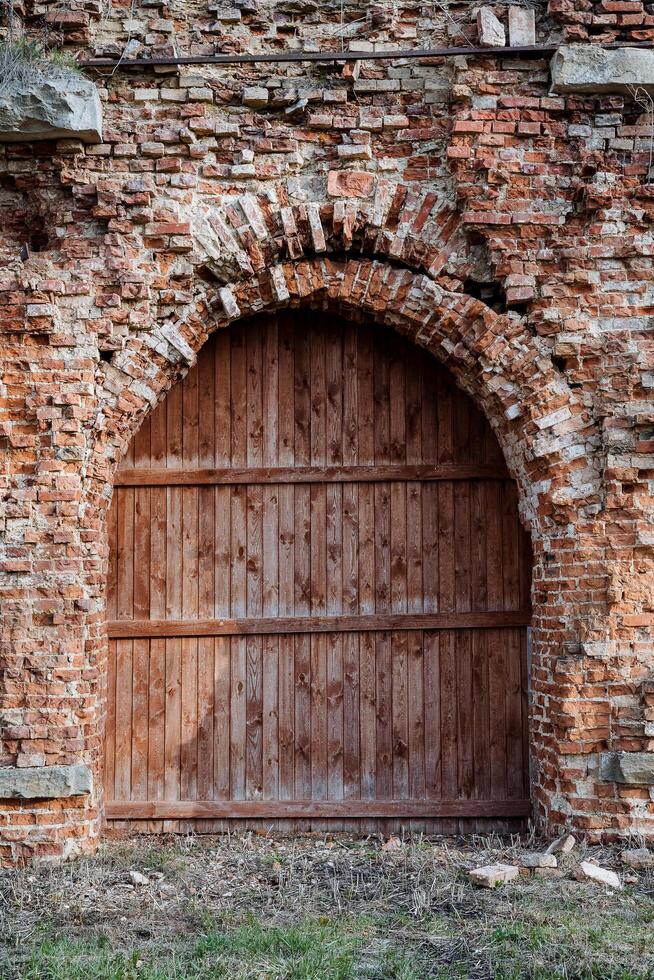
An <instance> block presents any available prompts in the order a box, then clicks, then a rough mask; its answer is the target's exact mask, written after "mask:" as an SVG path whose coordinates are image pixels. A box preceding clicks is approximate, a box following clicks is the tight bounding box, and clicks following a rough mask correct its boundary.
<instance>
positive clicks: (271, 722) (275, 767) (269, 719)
mask: <svg viewBox="0 0 654 980" xmlns="http://www.w3.org/2000/svg"><path fill="white" fill-rule="evenodd" d="M280 642H281V638H280V637H277V636H266V637H264V639H263V654H262V673H263V682H262V683H263V726H262V765H263V775H262V794H263V798H264V799H266V800H275V799H277V798H278V797H279V644H280Z"/></svg>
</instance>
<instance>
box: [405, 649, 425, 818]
mask: <svg viewBox="0 0 654 980" xmlns="http://www.w3.org/2000/svg"><path fill="white" fill-rule="evenodd" d="M423 638H424V637H423V633H422V632H409V633H408V634H407V687H408V696H409V697H408V701H409V703H408V736H409V744H408V767H409V791H408V794H407V795H408V796H409V797H410V798H413V799H418V798H422V797H424V796H425V701H424V656H423Z"/></svg>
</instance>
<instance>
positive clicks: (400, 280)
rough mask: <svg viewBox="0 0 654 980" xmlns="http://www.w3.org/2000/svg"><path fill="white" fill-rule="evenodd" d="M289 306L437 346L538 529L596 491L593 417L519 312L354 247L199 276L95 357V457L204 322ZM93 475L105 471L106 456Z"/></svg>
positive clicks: (183, 355)
mask: <svg viewBox="0 0 654 980" xmlns="http://www.w3.org/2000/svg"><path fill="white" fill-rule="evenodd" d="M287 306H291V307H303V306H304V307H314V308H320V309H330V310H332V311H334V312H340V313H342V314H343V315H345V316H347V317H349V318H350V319H361V318H366V319H368V320H373V321H375V322H377V323H380V324H385V325H388V326H391V327H393V328H394V329H396V330H397V331H398V332H400V333H402V334H403V335H405V336H406V337H408V338H409V339H410V340H411V341H412V342H414V343H415V344H417V345H418V346H421V347H424V348H425V349H426V350H428V351H430V352H431V353H432V354H434V355H435V356H436V357H437V358H438V360H440V361H441V362H442V363H443V364H444V365H445V366H446V367H447V368H448V369H449V370H450V371H451V372H452V374H453V375H454V376H455V378H456V379H457V381H458V383H459V385H460V386H461V387H462V388H463V389H464V390H465V391H466V392H467V393H468V394H469V395H470V396H471V397H472V398H473V400H474V401H475V402H476V403H477V404H478V405H479V406H480V407H481V409H482V411H483V412H484V414H485V415H486V417H487V418H488V419H489V421H490V423H491V425H492V427H493V429H494V430H495V432H496V435H497V436H498V439H499V441H500V445H501V446H502V449H503V452H504V455H505V457H506V460H507V464H508V466H509V469H510V471H511V473H512V475H513V476H514V477H515V478H516V480H517V482H518V486H519V489H520V502H521V512H522V515H523V520H525V521H526V522H527V521H528V522H530V523H531V526H532V530H533V531H534V533H535V534H536V536H539V532H538V529H539V528H540V532H541V533H543V531H544V527H542V526H541V525H542V524H543V521H545V523H548V524H549V523H551V521H552V520H554V521H555V523H558V524H563V523H565V521H566V520H567V519H568V518H569V517H570V516H571V515H572V513H573V512H574V511H575V510H576V509H577V508H578V507H579V506H580V505H581V504H582V503H583V504H585V505H589V504H592V503H593V501H596V500H597V499H598V495H599V471H598V469H597V468H596V464H594V463H593V447H594V446H595V444H596V434H595V431H594V426H593V423H592V421H591V419H590V417H589V415H588V413H587V411H586V409H585V407H584V405H583V404H582V402H581V401H580V399H579V398H578V396H577V395H576V394H575V392H574V390H573V389H571V388H570V387H569V385H568V384H567V383H566V382H565V380H564V378H563V377H562V375H561V374H560V373H559V372H558V371H557V369H556V368H555V367H554V365H553V364H552V361H551V358H550V357H549V355H548V353H547V351H546V349H545V348H544V345H543V344H542V342H541V341H540V340H539V338H537V337H535V336H534V335H533V334H532V333H531V332H530V331H529V330H528V329H527V327H526V325H525V322H524V320H523V319H522V318H520V317H518V316H516V315H515V314H498V313H495V312H494V311H492V310H491V309H489V308H488V307H487V306H486V305H485V304H484V303H482V302H481V301H480V300H477V299H475V298H473V297H470V296H468V295H466V294H463V293H458V292H451V291H448V290H446V289H444V288H443V286H442V285H440V284H439V283H438V282H436V281H434V280H433V279H432V278H430V277H429V276H427V275H425V274H424V273H419V272H415V271H413V270H410V269H406V268H402V267H398V266H395V265H391V264H390V263H389V262H383V261H380V260H377V259H368V258H362V257H354V256H353V257H349V258H340V257H339V258H338V259H336V258H333V259H329V258H327V257H324V258H316V257H314V258H312V259H302V260H297V261H291V260H289V261H286V262H280V263H278V264H275V265H271V266H268V267H266V268H265V269H263V270H262V271H261V272H260V273H259V274H258V275H252V274H249V275H243V276H241V278H240V279H238V280H235V281H232V282H230V283H229V284H224V285H222V286H218V285H216V286H215V287H207V288H204V289H203V290H202V292H201V294H200V295H199V297H198V299H197V301H196V302H195V303H194V304H193V306H192V307H190V308H189V309H188V310H187V311H186V315H185V316H184V317H182V318H180V319H178V320H176V321H168V322H165V323H163V324H157V325H155V327H154V328H153V329H152V331H151V332H150V333H149V334H146V335H144V334H143V332H141V333H140V334H139V335H138V336H136V337H135V338H134V340H133V341H131V342H130V343H129V344H127V345H126V346H125V348H124V349H123V350H122V351H120V352H118V353H117V354H116V355H114V358H113V359H112V364H111V365H110V366H107V367H106V368H105V366H104V365H103V370H102V372H101V376H100V379H99V383H100V386H101V388H102V390H101V392H100V400H101V402H102V403H103V404H104V406H105V407H104V410H103V411H104V415H105V418H104V420H103V425H102V427H101V429H100V432H99V437H100V442H101V444H102V449H103V452H102V459H103V464H104V463H106V461H107V460H112V461H113V465H116V464H117V461H118V460H119V458H120V455H121V451H122V450H123V449H124V448H125V447H126V446H127V445H128V444H129V441H130V440H131V438H132V436H133V435H134V433H135V432H136V431H137V429H138V427H139V425H140V424H141V421H142V419H143V418H144V417H145V415H146V414H147V413H148V412H149V411H150V410H151V408H152V407H153V406H154V405H155V404H156V403H157V402H158V401H159V400H160V399H161V398H162V397H163V396H164V395H165V393H166V392H167V391H168V390H169V389H170V388H171V387H172V385H173V384H175V382H176V381H178V380H179V379H180V377H182V376H183V375H184V374H185V373H186V371H187V370H188V368H189V367H190V366H191V364H193V363H194V361H195V358H196V356H197V353H198V351H199V350H200V348H201V347H202V345H203V344H204V342H205V340H206V339H207V336H208V335H209V333H210V332H212V331H213V330H215V329H220V328H222V327H224V326H226V325H228V324H229V323H231V322H234V321H235V320H239V319H242V318H246V317H248V316H251V315H253V314H256V313H259V312H263V311H272V310H275V309H279V308H282V307H287ZM89 473H90V475H94V470H93V467H91V468H90V469H89ZM98 475H100V474H98ZM101 475H103V476H104V478H106V476H107V475H108V474H107V472H106V466H103V471H102V474H101ZM104 495H105V498H106V499H108V496H109V495H110V490H109V494H107V493H105V494H104Z"/></svg>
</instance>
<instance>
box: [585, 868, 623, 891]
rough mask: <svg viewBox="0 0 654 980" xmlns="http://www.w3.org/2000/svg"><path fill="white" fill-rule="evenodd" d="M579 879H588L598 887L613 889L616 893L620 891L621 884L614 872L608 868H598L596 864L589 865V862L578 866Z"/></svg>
mask: <svg viewBox="0 0 654 980" xmlns="http://www.w3.org/2000/svg"><path fill="white" fill-rule="evenodd" d="M579 872H580V877H581V878H582V879H583V878H588V879H590V881H594V882H596V883H597V884H598V885H606V886H607V887H608V888H615V889H616V890H617V891H620V890H621V889H622V882H621V881H620V879H619V878H618V876H617V874H616V873H615V871H609V869H608V868H600V866H599V865H598V864H591V862H590V861H582V862H581V864H580V865H579Z"/></svg>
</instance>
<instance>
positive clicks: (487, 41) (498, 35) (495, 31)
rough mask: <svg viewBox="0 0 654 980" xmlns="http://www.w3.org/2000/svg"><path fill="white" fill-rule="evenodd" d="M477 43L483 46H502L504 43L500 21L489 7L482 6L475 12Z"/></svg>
mask: <svg viewBox="0 0 654 980" xmlns="http://www.w3.org/2000/svg"><path fill="white" fill-rule="evenodd" d="M477 31H478V33H479V43H480V44H481V45H482V46H483V47H485V48H502V47H504V45H505V44H506V33H505V31H504V27H503V26H502V24H501V22H500V21H499V20H498V19H497V17H496V16H495V14H494V13H493V11H492V10H491V9H490V7H482V8H481V9H480V10H479V11H478V13H477Z"/></svg>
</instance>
